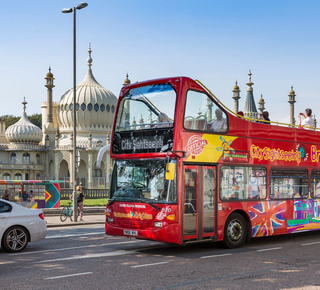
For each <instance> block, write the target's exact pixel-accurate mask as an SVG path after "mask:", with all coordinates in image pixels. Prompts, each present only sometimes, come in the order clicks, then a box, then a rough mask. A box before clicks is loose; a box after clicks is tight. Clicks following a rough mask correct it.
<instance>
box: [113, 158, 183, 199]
mask: <svg viewBox="0 0 320 290" xmlns="http://www.w3.org/2000/svg"><path fill="white" fill-rule="evenodd" d="M165 172H166V160H125V161H116V162H115V164H114V167H113V173H112V180H111V187H110V197H111V198H116V199H122V198H124V199H126V200H128V199H132V200H137V199H139V201H142V200H143V201H145V202H148V201H149V200H150V201H151V202H152V201H173V202H174V201H176V199H177V196H176V182H175V179H174V180H166V179H165Z"/></svg>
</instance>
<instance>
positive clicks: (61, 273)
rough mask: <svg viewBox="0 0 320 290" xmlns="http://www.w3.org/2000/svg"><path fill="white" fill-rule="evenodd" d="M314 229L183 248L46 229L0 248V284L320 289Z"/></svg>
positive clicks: (319, 239) (96, 230)
mask: <svg viewBox="0 0 320 290" xmlns="http://www.w3.org/2000/svg"><path fill="white" fill-rule="evenodd" d="M319 271H320V232H318V233H304V234H299V235H295V236H281V237H271V238H263V239H255V240H253V241H252V242H251V243H249V244H246V245H245V246H244V247H242V248H240V249H235V250H230V249H225V248H223V247H222V245H221V244H220V243H216V244H211V243H201V244H193V245H188V246H185V247H180V246H174V245H166V244H161V243H157V242H152V241H140V240H134V239H127V238H121V237H108V236H105V235H104V227H103V225H88V226H81V227H75V226H74V227H61V228H50V229H49V230H48V236H47V238H46V239H45V240H43V241H39V242H35V243H31V244H29V246H28V248H27V249H26V251H24V252H22V253H20V254H8V253H5V252H3V251H2V250H0V277H1V279H0V289H44V288H45V289H244V288H246V289H320V273H319Z"/></svg>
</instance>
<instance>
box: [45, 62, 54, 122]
mask: <svg viewBox="0 0 320 290" xmlns="http://www.w3.org/2000/svg"><path fill="white" fill-rule="evenodd" d="M45 80H46V84H45V87H46V88H47V89H48V90H47V106H48V108H47V122H48V124H49V123H53V117H52V116H53V115H52V89H53V88H54V84H53V80H54V77H53V74H52V73H51V67H50V66H49V72H48V73H47V76H46V77H45Z"/></svg>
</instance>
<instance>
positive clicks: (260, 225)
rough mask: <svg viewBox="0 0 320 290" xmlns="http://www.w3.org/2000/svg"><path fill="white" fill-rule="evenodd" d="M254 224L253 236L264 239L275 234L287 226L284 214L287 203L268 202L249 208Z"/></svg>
mask: <svg viewBox="0 0 320 290" xmlns="http://www.w3.org/2000/svg"><path fill="white" fill-rule="evenodd" d="M248 210H249V214H250V219H251V222H252V236H253V237H262V236H269V235H273V233H274V232H275V231H276V230H277V229H279V228H281V227H282V229H283V226H284V225H285V217H284V213H285V211H286V203H285V202H284V201H266V202H260V203H257V204H255V205H253V206H251V207H249V209H248Z"/></svg>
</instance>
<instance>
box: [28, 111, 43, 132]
mask: <svg viewBox="0 0 320 290" xmlns="http://www.w3.org/2000/svg"><path fill="white" fill-rule="evenodd" d="M28 118H29V120H30V122H31V123H33V124H35V125H36V126H38V127H39V128H40V129H42V115H41V114H33V115H31V116H29V117H28Z"/></svg>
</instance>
